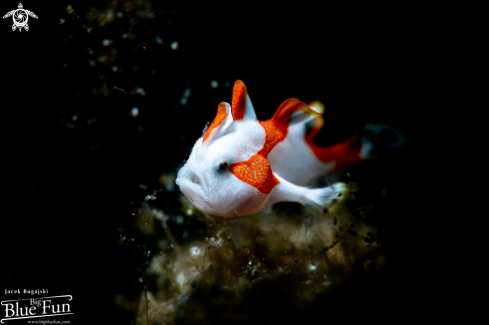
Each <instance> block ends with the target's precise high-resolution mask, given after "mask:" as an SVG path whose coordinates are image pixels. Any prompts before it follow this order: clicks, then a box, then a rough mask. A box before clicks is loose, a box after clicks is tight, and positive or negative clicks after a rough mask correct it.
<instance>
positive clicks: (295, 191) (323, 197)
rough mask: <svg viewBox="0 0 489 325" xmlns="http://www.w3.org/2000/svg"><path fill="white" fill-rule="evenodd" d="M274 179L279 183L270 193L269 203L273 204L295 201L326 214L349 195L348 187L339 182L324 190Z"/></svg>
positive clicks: (278, 177) (279, 178)
mask: <svg viewBox="0 0 489 325" xmlns="http://www.w3.org/2000/svg"><path fill="white" fill-rule="evenodd" d="M275 177H276V178H277V179H278V180H279V181H280V183H279V184H278V185H277V186H275V188H274V189H273V191H272V193H271V196H272V197H271V198H270V201H271V202H273V203H277V202H287V201H292V202H294V201H295V202H299V203H302V204H308V205H311V206H313V207H315V208H316V209H318V211H320V212H321V213H328V212H331V211H333V210H334V207H336V206H338V205H339V204H340V203H341V202H342V201H344V200H345V199H346V198H347V197H348V193H349V189H348V185H346V184H345V183H341V182H340V183H336V184H334V185H331V186H328V187H324V188H315V189H310V188H307V187H302V186H298V185H295V184H293V183H290V182H288V181H286V180H285V179H283V178H281V177H280V176H278V175H275Z"/></svg>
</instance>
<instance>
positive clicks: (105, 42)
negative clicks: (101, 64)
mask: <svg viewBox="0 0 489 325" xmlns="http://www.w3.org/2000/svg"><path fill="white" fill-rule="evenodd" d="M112 43H113V41H112V40H111V39H107V38H106V39H104V40H103V41H102V45H103V46H109V45H110V44H112Z"/></svg>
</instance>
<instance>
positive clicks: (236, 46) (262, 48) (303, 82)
mask: <svg viewBox="0 0 489 325" xmlns="http://www.w3.org/2000/svg"><path fill="white" fill-rule="evenodd" d="M87 3H88V2H87ZM67 4H68V2H66V3H60V4H56V5H54V4H52V3H51V4H45V3H41V2H38V1H36V2H32V3H27V2H25V3H23V5H24V8H25V9H29V10H31V11H33V12H35V13H36V14H37V15H38V17H39V19H37V20H36V19H33V18H30V19H29V25H30V30H29V31H28V32H25V31H22V32H21V33H19V32H18V31H16V32H12V30H11V23H12V22H11V20H10V18H9V19H5V20H2V21H1V23H2V24H1V26H0V27H1V28H0V30H1V32H0V35H1V36H0V37H1V40H2V49H1V58H2V60H1V63H2V69H1V78H2V87H1V94H2V96H1V104H0V106H1V107H2V112H1V118H0V120H1V121H2V151H3V152H2V154H1V160H2V166H3V168H2V182H1V184H2V187H3V191H2V192H3V194H2V203H1V204H2V211H1V212H0V214H1V218H2V223H1V228H0V229H1V230H0V231H1V241H2V242H1V246H0V247H1V250H2V251H1V265H2V267H1V273H0V274H1V275H0V278H1V283H2V286H1V287H0V289H2V291H3V290H4V289H18V288H20V289H23V288H26V289H36V288H39V289H43V288H48V289H49V290H50V293H52V294H53V295H54V294H56V295H57V294H59V295H62V294H71V295H73V297H74V301H73V305H74V306H76V307H75V308H76V315H75V319H78V317H79V318H80V319H82V318H83V319H85V318H86V319H87V320H88V319H90V318H91V317H95V314H93V312H94V311H101V314H98V315H97V316H96V317H97V322H102V321H104V320H107V321H109V320H112V321H113V320H114V318H113V317H116V316H114V315H119V312H117V311H116V309H115V307H113V306H114V296H115V294H116V293H121V292H124V291H125V287H126V286H127V285H128V284H127V283H128V282H129V281H133V280H136V276H137V275H136V273H135V272H134V271H133V268H132V267H133V266H132V265H130V261H131V260H130V259H127V258H126V256H124V255H123V254H121V253H120V250H119V248H118V231H117V229H118V228H119V227H121V226H128V225H130V224H131V220H132V219H131V218H132V217H131V212H132V205H131V202H135V201H138V200H141V199H142V198H143V197H144V195H145V194H147V193H149V192H151V191H152V190H153V189H157V188H158V186H160V187H161V185H159V184H158V182H157V179H158V176H159V174H161V173H163V172H168V171H169V170H170V168H171V167H173V166H175V165H176V164H178V163H179V162H181V161H182V160H183V159H185V158H186V153H187V149H188V147H189V146H191V145H192V144H193V142H194V141H195V140H196V139H197V138H198V137H199V136H200V134H201V132H202V128H203V127H204V125H205V123H206V122H208V121H211V120H212V118H213V117H214V114H215V111H216V107H217V103H218V102H220V101H222V100H224V101H228V102H229V101H230V100H231V90H232V88H231V87H232V84H233V83H234V81H235V80H236V79H241V80H243V81H244V82H245V83H246V85H247V87H248V91H249V94H250V97H251V99H252V101H253V103H254V106H255V110H256V112H257V115H258V118H259V119H260V120H265V119H268V118H270V117H271V116H272V114H273V112H274V110H275V109H276V107H278V105H279V104H280V103H281V102H282V101H283V100H284V99H286V98H289V97H297V98H299V99H300V100H303V101H305V102H308V101H311V100H316V99H319V100H321V101H322V102H323V103H325V106H326V113H325V120H326V126H327V128H325V129H326V130H325V131H324V134H322V135H321V141H323V143H325V144H327V143H328V142H331V143H332V142H335V141H339V140H342V139H345V138H346V137H348V135H350V134H352V132H354V131H355V130H357V129H358V128H360V127H361V126H362V125H364V124H365V123H378V124H388V125H392V126H394V127H396V128H397V129H398V130H400V131H401V132H402V133H403V134H404V136H405V138H406V147H405V150H404V151H403V154H402V156H401V157H402V159H399V160H397V161H396V163H397V165H395V166H389V167H388V168H387V169H386V170H387V171H386V172H385V174H383V175H382V177H384V178H391V179H390V184H391V185H392V188H393V191H394V192H393V193H394V197H393V199H392V200H391V201H390V202H389V204H390V205H389V206H388V207H387V208H386V209H387V211H389V213H390V214H392V218H396V219H395V220H396V221H392V222H393V223H394V225H395V227H398V228H399V229H404V232H402V235H403V236H406V237H404V238H406V239H408V240H407V241H406V244H405V246H403V250H402V251H401V252H400V255H401V256H402V258H399V259H400V260H403V261H404V262H403V263H401V264H399V265H401V266H399V267H398V268H397V269H396V268H394V271H392V272H391V273H389V274H388V275H387V276H386V278H385V279H386V280H379V281H380V282H379V283H377V282H376V284H375V285H378V286H379V289H378V297H376V298H379V297H380V298H381V299H380V300H378V301H379V306H378V308H379V309H381V310H389V309H392V308H394V310H395V311H397V312H399V311H401V312H405V315H406V316H409V317H416V316H415V315H421V313H422V312H424V311H427V310H431V309H430V308H431V305H430V302H429V299H428V298H427V297H428V296H430V294H431V293H433V292H435V291H436V290H435V287H436V284H435V283H436V278H437V274H436V272H435V271H434V270H435V269H434V268H433V267H432V266H433V265H434V264H436V263H437V256H438V255H439V254H438V251H437V249H438V248H436V246H433V245H431V244H430V241H429V239H428V238H429V235H427V234H428V230H427V229H428V228H429V226H428V225H431V224H432V219H433V218H436V217H434V216H432V215H430V214H429V213H428V210H425V209H424V208H422V207H421V205H420V204H419V202H420V201H423V200H424V199H425V198H427V197H428V195H429V193H427V192H426V188H425V187H424V186H421V185H420V184H421V183H423V182H424V181H425V179H424V175H425V172H426V170H433V168H436V164H435V163H433V162H431V161H430V159H429V158H428V157H430V155H429V153H430V151H431V149H432V146H435V145H436V142H434V141H435V140H434V139H436V137H437V135H436V134H434V133H432V132H429V130H430V128H431V124H430V123H431V120H430V119H429V118H428V116H432V115H433V114H435V115H436V114H437V111H438V110H439V108H438V106H437V104H436V101H435V99H434V98H433V95H434V93H435V92H436V88H437V82H436V78H437V71H436V69H435V66H436V59H437V55H435V48H436V46H437V41H438V38H437V37H438V35H439V30H438V28H437V26H435V25H436V24H434V23H430V18H431V17H428V16H425V15H424V14H423V10H419V9H420V8H410V7H409V6H408V5H407V4H406V5H402V6H401V5H399V6H391V5H387V6H378V7H360V6H356V5H354V4H348V5H341V6H339V5H332V4H326V5H323V6H321V7H320V6H315V7H308V6H306V5H295V6H287V5H285V4H281V5H280V6H274V7H270V8H265V7H255V6H251V5H246V3H242V4H241V5H233V6H230V5H228V6H212V5H209V4H204V2H201V3H200V4H199V5H190V4H183V3H179V2H175V3H165V4H163V3H159V2H154V4H153V5H154V7H155V8H160V7H165V8H173V9H175V11H174V14H172V18H171V19H172V21H173V23H172V25H171V28H168V29H167V30H165V33H166V34H165V35H167V36H168V39H169V40H170V42H171V39H174V40H178V41H179V44H180V46H179V49H178V50H177V51H173V52H172V51H166V52H162V51H160V50H158V49H156V47H155V46H153V45H151V43H150V41H148V45H147V48H146V49H145V51H142V50H141V51H136V54H133V55H136V56H137V59H136V60H137V61H138V62H139V64H140V67H141V70H142V71H146V70H149V69H152V68H154V67H156V68H157V71H164V73H161V74H157V76H158V77H157V78H154V79H152V80H150V81H148V80H147V79H145V78H146V77H144V76H147V75H148V74H147V73H146V75H145V74H143V73H141V74H140V75H142V77H140V78H141V80H138V81H137V83H139V84H142V85H144V88H145V90H146V92H147V93H148V98H149V99H147V100H146V101H145V102H144V103H143V106H142V107H140V111H141V113H140V116H139V117H138V118H139V124H140V125H142V126H143V128H144V132H143V133H138V132H136V131H135V129H136V128H135V126H134V123H133V122H132V120H130V119H129V118H128V117H126V116H127V115H128V114H127V112H126V111H127V110H126V111H125V113H124V115H122V114H119V113H117V109H116V108H117V107H116V106H117V105H118V104H120V105H121V106H124V105H126V106H128V108H129V107H131V105H132V103H130V101H131V100H132V99H131V98H129V97H128V96H125V95H123V94H120V95H118V94H112V95H111V97H110V98H111V99H110V100H104V99H100V100H98V99H93V98H91V97H90V96H89V95H87V94H88V93H89V92H87V94H85V93H84V92H83V87H84V85H86V84H90V83H91V82H92V79H91V77H90V76H89V74H88V73H84V68H83V67H81V68H75V69H74V70H70V71H71V72H68V73H67V72H64V71H63V68H62V67H63V64H64V63H66V62H70V63H69V64H73V65H75V67H76V66H77V63H76V62H78V61H80V60H84V59H83V56H82V55H80V57H77V54H76V53H77V52H76V46H77V42H78V41H77V39H75V41H74V42H71V43H69V44H72V45H66V44H67V43H64V42H62V39H63V38H66V35H68V34H69V33H70V31H68V32H66V29H64V30H62V28H61V26H60V25H59V18H60V16H61V15H63V16H66V14H65V12H66V9H65V8H66V5H67ZM77 4H78V5H81V4H83V3H82V2H80V3H77ZM90 4H93V5H95V4H96V3H95V2H91V3H90ZM97 5H99V6H100V7H103V6H102V4H97ZM16 6H17V3H14V2H11V3H8V2H3V3H2V5H1V10H2V11H1V12H2V15H3V14H5V13H6V12H8V11H10V10H12V9H14V8H16ZM80 19H81V20H80V22H76V21H74V22H73V23H70V24H68V25H67V26H64V27H67V28H68V29H72V30H71V32H72V33H74V34H75V35H77V34H76V33H77V27H79V25H81V24H83V21H82V20H83V17H82V18H80ZM141 24H145V22H141ZM148 24H154V28H155V29H158V26H160V25H161V24H163V22H162V23H161V24H160V23H159V22H158V21H157V20H156V21H153V22H151V23H148ZM110 28H111V27H110V26H109V27H106V29H104V33H107V35H109V36H110V35H111V33H116V31H113V30H111V29H110ZM135 28H138V25H136V27H135ZM67 33H68V34H67ZM80 37H81V39H82V40H81V41H80V44H81V42H88V41H87V37H88V36H83V37H85V38H83V37H82V36H80ZM165 42H166V40H165ZM73 44H74V45H73ZM70 46H73V47H74V48H70ZM119 57H120V58H121V61H122V62H123V60H124V59H123V58H124V56H123V54H120V56H119ZM128 57H129V59H128V60H130V59H131V58H132V59H133V57H131V56H130V55H129V54H128ZM120 64H123V63H120ZM80 66H82V65H81V64H80ZM85 66H87V65H85ZM145 69H146V70H145ZM158 69H159V70H158ZM131 78H136V77H135V76H133V75H127V76H126V75H123V77H121V79H119V80H118V79H114V80H110V81H109V84H110V85H111V86H117V87H121V88H124V85H125V83H130V82H134V81H131V80H130V79H131ZM211 80H218V81H219V84H220V87H219V88H218V89H213V88H211V87H210V86H209V83H210V81H211ZM225 81H228V82H230V83H231V87H229V88H226V87H223V86H222V85H223V84H224V82H225ZM188 84H191V85H192V97H191V101H190V104H187V105H186V106H178V101H179V99H180V97H181V94H182V90H183V89H184V87H185V86H186V85H188ZM68 88H76V89H82V94H81V96H80V98H74V97H73V96H72V95H69V94H71V93H73V92H74V91H71V92H70V91H68V90H67V89H68ZM87 88H89V87H88V86H87ZM90 89H91V88H90ZM128 102H129V103H128ZM66 106H70V107H75V109H76V107H80V110H82V111H83V110H84V111H83V112H89V113H87V114H92V115H93V116H95V117H96V118H98V120H99V121H100V124H99V126H97V128H96V129H95V131H94V129H83V128H79V129H77V130H76V132H71V131H72V130H69V129H67V128H66V127H65V126H64V124H63V122H62V112H63V110H64V109H65V107H66ZM87 107H89V108H87ZM175 107H177V108H175ZM180 135H184V136H185V140H184V141H181V140H179V139H180ZM80 140H82V141H80ZM84 142H88V143H89V144H90V143H97V142H101V143H102V146H101V147H100V149H97V150H91V149H90V148H89V146H88V145H84ZM142 183H144V184H149V189H148V190H147V192H144V191H142V190H140V189H139V188H138V184H142ZM402 254H407V255H402ZM128 260H129V261H128ZM129 267H130V268H131V271H127V269H128V268H129ZM382 281H384V282H382ZM386 288H389V289H386ZM393 288H394V289H393ZM357 293H358V292H357ZM2 294H3V292H2ZM3 299H5V298H3ZM342 299H349V297H348V296H346V297H342ZM431 314H432V313H431ZM92 315H93V316H92ZM126 316H127V315H119V316H117V317H120V318H121V319H123V317H126ZM124 322H126V323H127V321H124Z"/></svg>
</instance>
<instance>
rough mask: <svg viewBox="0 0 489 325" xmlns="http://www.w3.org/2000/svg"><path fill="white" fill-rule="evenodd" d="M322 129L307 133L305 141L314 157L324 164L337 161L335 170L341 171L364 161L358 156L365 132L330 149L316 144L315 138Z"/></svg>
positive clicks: (358, 133)
mask: <svg viewBox="0 0 489 325" xmlns="http://www.w3.org/2000/svg"><path fill="white" fill-rule="evenodd" d="M320 129H321V127H315V128H313V129H311V130H310V131H309V132H307V133H306V136H305V140H306V143H307V144H308V145H309V147H310V148H311V149H312V152H313V153H314V155H315V156H316V157H317V158H318V159H319V160H321V161H322V162H325V163H327V162H330V161H336V166H335V169H341V168H344V167H347V166H349V165H352V164H355V163H357V162H359V161H362V160H364V159H363V158H362V157H360V156H358V155H359V154H360V150H361V145H362V143H361V141H362V139H361V136H362V133H363V130H360V131H358V132H356V133H355V134H354V135H353V136H352V137H350V138H349V139H347V140H345V141H343V142H341V143H338V144H336V145H333V146H330V147H318V146H316V145H315V144H314V137H315V136H316V135H317V134H318V133H319V131H320Z"/></svg>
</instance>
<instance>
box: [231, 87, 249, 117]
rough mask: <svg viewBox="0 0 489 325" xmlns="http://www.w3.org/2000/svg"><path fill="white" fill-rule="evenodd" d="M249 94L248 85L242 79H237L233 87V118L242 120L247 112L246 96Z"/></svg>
mask: <svg viewBox="0 0 489 325" xmlns="http://www.w3.org/2000/svg"><path fill="white" fill-rule="evenodd" d="M247 96H248V94H247V91H246V86H245V84H244V82H242V81H241V80H236V82H235V83H234V88H233V99H232V102H231V108H232V112H233V119H234V120H235V121H239V120H242V119H243V118H244V116H245V114H246V97H247Z"/></svg>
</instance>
